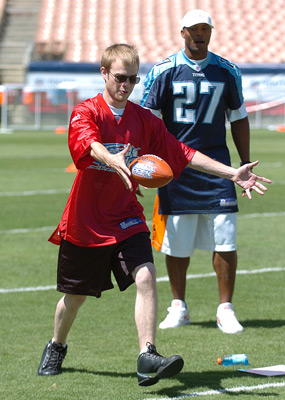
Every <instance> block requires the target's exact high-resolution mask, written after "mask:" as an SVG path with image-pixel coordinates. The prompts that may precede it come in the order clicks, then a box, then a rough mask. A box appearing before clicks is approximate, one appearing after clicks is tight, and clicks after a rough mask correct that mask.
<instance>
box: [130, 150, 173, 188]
mask: <svg viewBox="0 0 285 400" xmlns="http://www.w3.org/2000/svg"><path fill="white" fill-rule="evenodd" d="M129 168H130V170H131V173H132V177H133V178H134V180H135V181H136V182H137V183H139V184H140V185H142V186H145V187H148V188H159V187H162V186H165V185H167V184H168V183H169V182H170V181H171V180H172V178H173V173H172V169H171V168H170V166H169V165H168V164H167V162H166V161H164V160H163V159H162V158H160V157H158V156H155V155H154V154H145V155H143V156H140V157H138V158H136V159H135V160H134V161H132V162H131V164H130V165H129Z"/></svg>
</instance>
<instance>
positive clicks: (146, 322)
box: [133, 263, 184, 386]
mask: <svg viewBox="0 0 285 400" xmlns="http://www.w3.org/2000/svg"><path fill="white" fill-rule="evenodd" d="M133 277H134V279H135V283H136V286H137V297H136V303H135V321H136V327H137V331H138V339H139V346H140V355H139V358H138V369H137V376H138V383H139V385H140V386H150V385H154V384H155V383H157V382H158V381H159V379H162V378H168V377H171V376H173V375H176V374H177V373H178V372H180V371H181V369H182V368H183V364H184V361H183V359H182V357H181V356H178V355H174V356H171V357H163V356H162V355H160V354H159V353H158V352H157V351H156V346H155V336H156V323H157V288H156V271H155V267H154V265H153V264H152V263H147V264H146V265H143V266H139V267H137V268H136V269H135V271H134V273H133Z"/></svg>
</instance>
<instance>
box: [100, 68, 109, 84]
mask: <svg viewBox="0 0 285 400" xmlns="http://www.w3.org/2000/svg"><path fill="white" fill-rule="evenodd" d="M107 74H108V71H107V70H106V68H105V67H101V75H102V77H103V79H104V81H106V80H107Z"/></svg>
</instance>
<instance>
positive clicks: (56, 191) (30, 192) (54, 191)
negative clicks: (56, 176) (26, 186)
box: [0, 189, 70, 197]
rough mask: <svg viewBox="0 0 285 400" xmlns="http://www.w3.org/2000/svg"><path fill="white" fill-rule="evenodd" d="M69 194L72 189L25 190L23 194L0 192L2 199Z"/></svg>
mask: <svg viewBox="0 0 285 400" xmlns="http://www.w3.org/2000/svg"><path fill="white" fill-rule="evenodd" d="M69 192H70V189H48V190H25V191H23V192H0V197H25V196H38V195H46V194H65V193H69Z"/></svg>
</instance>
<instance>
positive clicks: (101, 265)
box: [38, 44, 270, 386]
mask: <svg viewBox="0 0 285 400" xmlns="http://www.w3.org/2000/svg"><path fill="white" fill-rule="evenodd" d="M138 70H139V56H138V54H137V51H136V50H135V49H134V48H133V47H132V46H129V45H127V44H114V45H112V46H110V47H108V48H107V49H106V50H105V51H104V53H103V56H102V59H101V74H102V78H103V79H104V81H105V87H104V92H103V93H102V94H101V93H99V94H97V95H96V96H95V97H93V98H91V99H87V100H85V101H84V102H83V103H81V104H79V105H77V106H76V107H75V108H74V110H73V112H72V114H71V118H70V125H69V133H68V145H69V150H70V153H71V155H72V158H73V161H74V163H75V165H76V167H77V169H78V173H77V175H76V177H75V180H74V183H73V186H72V189H71V192H70V195H69V198H68V201H67V204H66V206H65V209H64V212H63V215H62V218H61V221H60V223H59V225H58V227H57V228H56V230H55V231H54V232H53V234H52V235H51V237H50V239H49V240H50V241H51V242H52V243H54V244H57V245H59V246H60V247H59V256H58V270H57V290H58V291H59V292H62V293H63V296H62V298H61V299H60V300H59V301H58V304H57V307H56V311H55V318H54V330H53V338H52V339H50V340H49V342H48V343H47V345H46V347H45V349H44V351H43V355H42V359H41V362H40V365H39V368H38V375H41V376H50V375H57V374H59V373H60V372H61V365H62V362H63V360H64V358H65V355H66V352H67V344H66V340H67V336H68V334H69V331H70V329H71V327H72V325H73V322H74V320H75V318H76V315H77V312H78V311H79V309H80V307H81V306H82V304H83V303H84V302H85V300H86V297H87V296H93V297H96V298H100V297H101V294H102V292H104V291H106V290H110V289H112V288H113V287H114V285H113V283H112V279H111V274H112V273H113V275H114V278H115V280H116V281H117V284H118V287H119V289H120V290H126V289H127V288H128V287H129V286H130V285H131V284H133V283H135V284H136V289H137V292H136V293H137V295H136V301H135V324H136V328H137V333H138V342H139V357H138V360H137V377H138V383H139V385H141V386H150V385H154V384H155V383H157V382H158V381H159V379H161V378H168V377H170V376H173V375H175V374H177V373H178V372H180V370H181V369H182V367H183V363H184V362H183V359H182V357H181V356H179V355H173V356H171V357H163V356H162V355H160V354H159V353H158V352H157V351H156V346H155V337H156V322H157V288H156V271H155V266H154V264H153V255H152V248H151V241H150V237H149V234H150V232H149V229H148V227H147V224H146V220H145V216H144V214H143V207H142V205H141V204H140V203H139V202H138V200H137V197H136V189H137V187H138V185H137V184H136V183H135V181H134V180H133V179H132V177H131V172H130V170H129V168H128V165H129V163H130V162H131V161H132V160H134V159H135V158H136V157H138V156H141V155H143V154H146V153H152V154H156V155H158V156H160V157H161V158H163V159H165V160H166V161H167V162H168V163H169V164H170V166H171V168H172V170H173V174H174V177H175V179H177V178H178V176H179V174H180V173H181V172H182V171H183V169H184V168H185V167H186V166H187V165H188V166H189V167H191V168H195V169H199V170H200V171H206V172H208V173H213V174H216V175H217V176H222V177H225V178H227V179H229V180H231V181H233V182H235V183H237V184H238V185H240V186H241V187H242V188H243V189H245V191H246V194H247V195H248V196H249V197H251V194H250V190H251V189H253V190H255V191H257V192H258V193H259V194H263V192H262V190H266V187H264V186H263V185H262V184H261V183H259V182H257V180H261V181H264V182H270V181H269V180H268V179H266V178H262V177H258V176H256V175H255V174H253V173H252V171H251V168H252V167H253V166H255V165H256V164H257V163H258V161H256V162H254V163H251V164H249V166H246V165H245V166H243V167H241V168H239V169H235V168H231V167H229V166H227V165H225V164H222V163H219V162H217V161H215V160H212V159H210V158H209V157H207V156H205V155H204V154H202V153H200V152H199V151H196V150H194V149H192V148H190V147H188V146H187V145H185V144H184V143H182V142H180V141H178V140H177V139H176V138H175V137H174V136H173V135H172V134H171V133H169V132H168V131H167V129H166V128H165V125H164V123H163V122H162V120H161V119H159V118H157V117H156V116H154V115H153V114H152V113H151V112H150V111H149V110H146V109H144V108H143V107H141V106H139V105H138V104H134V103H132V102H131V101H128V98H129V96H130V94H131V93H132V91H133V89H134V86H135V84H136V83H138V82H139V77H138V75H137V74H138ZM82 335H83V336H82V338H83V337H84V333H82ZM98 356H99V357H100V356H101V355H100V352H99V355H98Z"/></svg>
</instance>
